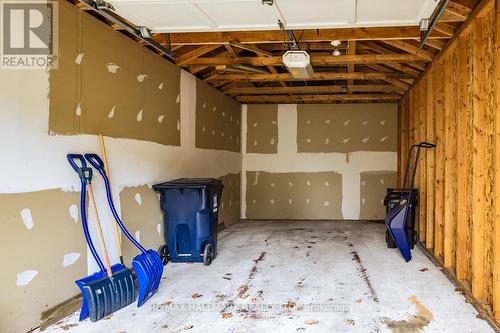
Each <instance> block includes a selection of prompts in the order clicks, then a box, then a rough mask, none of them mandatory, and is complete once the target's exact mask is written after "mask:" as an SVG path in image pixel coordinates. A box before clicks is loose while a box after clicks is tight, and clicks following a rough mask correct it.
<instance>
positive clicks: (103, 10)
mask: <svg viewBox="0 0 500 333" xmlns="http://www.w3.org/2000/svg"><path fill="white" fill-rule="evenodd" d="M79 1H80V2H81V3H83V4H85V5H86V6H88V7H90V8H91V9H93V10H94V11H96V12H97V13H99V14H100V15H101V16H102V17H104V18H106V19H108V20H109V21H111V22H113V23H115V24H117V25H119V26H121V27H123V29H125V30H127V31H128V32H129V33H130V34H132V35H134V36H135V37H137V38H139V39H142V40H143V41H144V42H145V43H146V44H148V45H149V46H151V47H152V48H154V49H155V50H157V51H158V52H160V53H163V54H164V55H165V56H167V57H168V58H170V59H171V60H174V53H172V51H170V50H169V49H167V48H165V47H163V45H161V44H160V43H158V42H157V41H155V40H154V39H153V38H152V37H151V31H150V30H149V29H148V28H147V27H137V26H135V25H132V24H130V23H128V22H127V21H126V20H124V19H123V18H122V17H120V16H119V15H117V14H115V13H114V12H113V11H114V10H115V8H114V7H113V5H112V4H110V3H109V2H107V1H105V0H95V1H93V0H79Z"/></svg>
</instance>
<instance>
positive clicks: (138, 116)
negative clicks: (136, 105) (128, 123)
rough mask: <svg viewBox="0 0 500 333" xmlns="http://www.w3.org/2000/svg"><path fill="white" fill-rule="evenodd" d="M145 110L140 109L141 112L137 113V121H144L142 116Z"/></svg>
mask: <svg viewBox="0 0 500 333" xmlns="http://www.w3.org/2000/svg"><path fill="white" fill-rule="evenodd" d="M143 111H144V110H143V109H140V110H139V112H138V113H137V117H136V118H137V121H142V114H143Z"/></svg>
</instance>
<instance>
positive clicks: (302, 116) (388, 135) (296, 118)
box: [242, 104, 397, 220]
mask: <svg viewBox="0 0 500 333" xmlns="http://www.w3.org/2000/svg"><path fill="white" fill-rule="evenodd" d="M275 107H276V106H275ZM266 110H268V111H270V114H269V115H267V117H265V116H261V117H262V119H265V120H264V122H265V123H266V126H269V125H273V123H272V122H273V120H272V119H274V115H273V114H274V110H275V108H274V107H272V106H262V107H261V106H259V109H258V111H257V112H259V113H260V112H262V113H263V112H265V111H266ZM254 113H255V111H254V106H250V105H249V106H245V107H244V108H243V121H242V124H243V126H242V133H243V134H242V138H243V143H242V146H243V148H246V150H245V151H244V152H243V171H244V174H243V175H242V216H243V217H247V218H297V219H338V218H344V219H353V220H358V219H381V218H383V215H381V211H383V205H382V204H380V201H381V200H382V199H383V198H384V196H385V189H384V191H378V190H376V189H374V190H373V191H367V189H362V186H361V183H362V180H361V178H362V177H363V175H364V174H369V173H378V174H386V173H394V172H395V171H396V169H397V152H396V150H397V147H396V142H397V133H396V126H397V105H396V104H376V105H374V104H361V105H346V104H342V105H290V104H289V105H278V106H277V128H276V132H274V133H273V131H274V129H273V127H270V128H268V130H265V131H262V132H261V131H259V130H258V129H259V127H258V126H260V123H261V122H259V121H258V120H255V115H254ZM255 122H257V123H258V124H259V125H258V126H257V127H253V124H254V123H255ZM339 130H341V131H343V132H342V133H343V134H339V133H340V132H339ZM350 131H353V133H351V134H349V133H350ZM270 133H273V134H270ZM261 134H262V137H263V139H260V138H259V135H261ZM347 134H349V135H350V137H351V138H354V137H356V140H358V139H359V140H358V141H359V142H350V140H348V141H347V142H345V143H344V142H343V140H342V139H341V137H342V138H344V137H343V136H344V135H347ZM354 134H355V135H356V136H354ZM382 134H384V135H383V136H382ZM271 135H272V136H277V137H278V139H277V150H276V153H271V152H270V151H260V152H259V151H256V150H254V148H255V146H253V145H252V142H251V141H252V140H257V142H261V141H266V140H268V139H269V138H270V136H271ZM362 135H366V136H367V137H369V138H370V139H369V140H365V143H363V138H362V137H361V136H362ZM308 138H309V139H310V140H308ZM335 138H336V139H335ZM313 139H314V140H313ZM311 145H312V146H311ZM301 147H302V148H301ZM306 148H307V151H305V150H306ZM256 174H260V175H264V176H263V177H264V178H266V179H267V178H273V179H274V177H276V180H269V182H271V183H273V184H275V185H276V184H277V183H278V182H279V180H280V179H281V177H291V176H293V177H296V178H297V179H296V181H297V182H298V183H301V184H302V183H303V182H305V183H307V180H305V181H304V180H303V179H302V178H304V177H305V178H307V177H309V176H310V175H313V174H314V175H317V176H320V177H323V176H325V175H330V174H336V177H339V179H340V180H339V181H338V182H337V181H335V182H332V181H331V180H327V179H324V180H323V181H320V180H317V181H315V182H314V183H312V182H311V184H312V185H310V186H307V187H306V188H305V189H306V192H305V193H304V192H303V191H304V189H302V188H299V187H293V188H289V187H279V191H281V192H277V191H278V188H270V187H267V188H266V187H262V188H260V187H257V188H255V189H254V188H253V181H254V180H250V178H251V177H253V176H255V175H256ZM311 177H312V176H311ZM325 177H326V176H325ZM328 177H329V176H328ZM325 182H327V183H329V184H330V185H331V186H337V185H338V186H340V187H339V188H335V189H334V188H333V187H330V188H328V191H331V192H327V193H328V195H330V196H331V198H330V199H331V200H328V199H325V198H323V194H325V192H324V191H325V190H327V189H326V188H325V186H324V184H325ZM379 187H380V186H379V185H377V189H378V188H379ZM256 191H257V192H256ZM266 191H269V193H267V194H266V193H264V192H266ZM295 191H297V192H301V193H295ZM333 193H336V194H335V195H333ZM269 194H272V197H268V195H269ZM325 195H326V194H325ZM339 195H340V196H339ZM259 196H261V197H262V198H265V201H267V203H265V202H262V201H259V199H258V197H259ZM363 197H364V199H365V205H363V201H362V198H363ZM277 198H279V199H277ZM289 199H291V201H292V203H293V204H290V203H289ZM307 199H309V201H310V202H311V201H312V200H313V199H314V201H315V202H323V203H325V202H326V201H328V204H329V205H328V206H326V207H327V208H325V207H319V206H318V207H317V208H318V209H312V208H311V207H312V206H311V205H307V204H306V205H301V203H303V202H306V201H307ZM254 200H255V202H256V203H255V204H254ZM270 200H274V203H275V204H273V205H271V204H269V202H270ZM321 200H323V201H321ZM282 201H283V202H282ZM282 203H283V205H284V206H282V205H281V204H282ZM379 204H380V206H379ZM337 207H340V211H337V210H336V208H337ZM280 214H281V215H280Z"/></svg>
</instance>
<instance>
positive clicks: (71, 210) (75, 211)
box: [68, 204, 78, 223]
mask: <svg viewBox="0 0 500 333" xmlns="http://www.w3.org/2000/svg"><path fill="white" fill-rule="evenodd" d="M68 210H69V216H71V219H73V221H75V223H77V222H78V206H77V205H75V204H73V205H71V206H69V209H68Z"/></svg>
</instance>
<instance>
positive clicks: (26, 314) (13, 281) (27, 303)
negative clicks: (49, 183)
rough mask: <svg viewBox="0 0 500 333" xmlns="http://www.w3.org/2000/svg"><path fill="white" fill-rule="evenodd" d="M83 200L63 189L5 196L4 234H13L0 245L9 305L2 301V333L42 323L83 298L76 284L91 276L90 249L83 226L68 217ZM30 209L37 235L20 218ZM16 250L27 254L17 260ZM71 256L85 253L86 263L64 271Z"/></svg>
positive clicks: (0, 207)
mask: <svg viewBox="0 0 500 333" xmlns="http://www.w3.org/2000/svg"><path fill="white" fill-rule="evenodd" d="M79 197H80V193H79V192H64V191H62V190H45V191H38V192H27V193H2V194H0V212H1V215H2V223H0V234H2V235H7V236H6V237H3V238H2V242H0V262H1V263H2V274H0V284H1V285H2V286H3V289H2V290H3V291H2V292H3V295H2V300H9V301H8V302H7V301H5V302H4V301H0V313H1V314H2V315H1V318H2V319H1V320H0V330H1V331H2V332H15V331H17V330H18V329H19V323H25V324H26V323H37V322H39V320H40V313H41V312H42V311H44V310H46V309H47V306H49V307H50V306H54V305H56V304H59V303H61V302H63V301H64V300H66V299H67V298H68V295H76V294H78V293H79V291H78V288H77V287H76V285H75V284H74V283H73V281H75V280H76V279H79V278H82V277H84V276H87V275H88V274H87V257H86V253H87V245H86V243H85V240H84V237H83V233H82V229H81V223H80V221H78V223H75V222H74V220H73V218H72V216H71V215H70V214H68V207H71V206H72V205H73V204H75V202H78V201H79ZM26 207H29V210H30V215H32V216H33V218H34V227H33V228H32V229H31V230H30V229H28V228H27V227H26V226H25V224H24V222H23V217H22V216H21V214H20V212H21V211H22V210H23V209H25V208H26ZM13 251H14V252H15V251H19V252H20V253H21V252H22V253H23V255H17V256H16V257H15V260H13V259H12V253H13ZM69 253H80V254H81V255H80V260H77V261H76V262H74V263H73V264H72V265H69V266H67V267H63V265H62V261H63V257H64V255H65V254H69ZM12 309H16V310H15V311H12ZM23 331H24V330H23Z"/></svg>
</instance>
